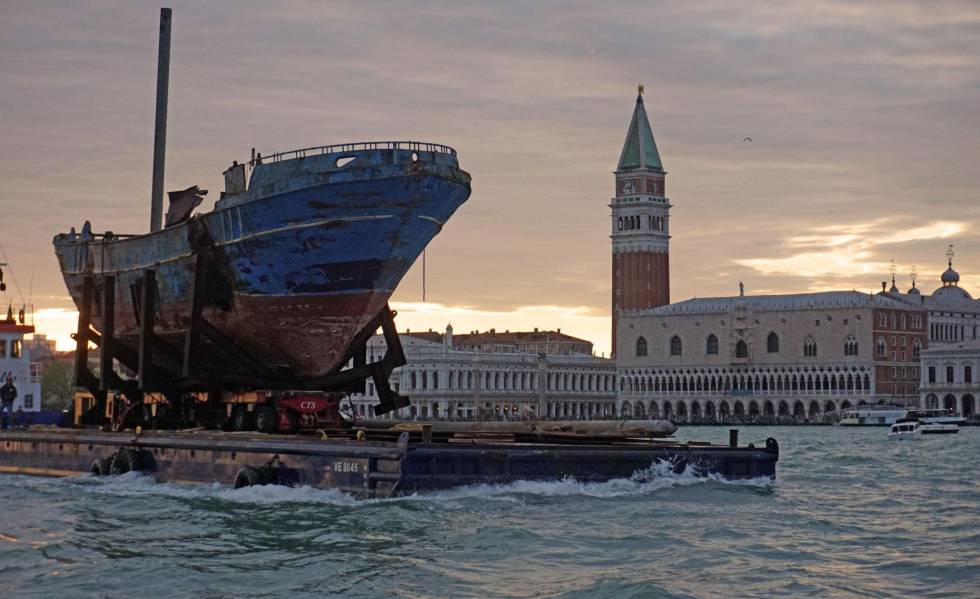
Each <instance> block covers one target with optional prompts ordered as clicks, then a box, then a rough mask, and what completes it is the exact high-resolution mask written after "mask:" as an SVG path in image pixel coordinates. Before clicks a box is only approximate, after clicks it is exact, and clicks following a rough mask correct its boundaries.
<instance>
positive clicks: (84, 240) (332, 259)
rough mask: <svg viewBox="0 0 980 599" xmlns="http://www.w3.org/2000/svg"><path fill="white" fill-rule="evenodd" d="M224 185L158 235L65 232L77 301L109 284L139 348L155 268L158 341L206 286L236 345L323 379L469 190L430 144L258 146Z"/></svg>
mask: <svg viewBox="0 0 980 599" xmlns="http://www.w3.org/2000/svg"><path fill="white" fill-rule="evenodd" d="M247 171H248V174H249V175H250V176H249V177H248V180H247V183H246V172H247ZM225 180H226V191H225V192H224V193H223V194H222V197H221V199H220V200H218V202H217V203H216V204H215V207H214V210H213V211H211V212H208V213H205V214H198V215H195V216H191V217H189V218H181V216H182V215H176V218H175V217H174V215H173V214H171V215H168V216H170V217H171V219H170V220H174V221H175V222H170V223H168V226H166V227H165V228H163V229H162V230H159V231H154V232H150V233H147V234H144V235H115V234H112V233H111V232H106V233H102V234H95V233H92V232H91V230H90V229H87V228H86V229H84V230H83V231H82V232H81V234H75V233H69V234H59V235H57V236H56V237H55V238H54V248H55V253H56V254H57V257H58V262H59V264H60V266H61V272H62V274H63V276H64V279H65V284H66V285H67V287H68V290H69V293H70V294H71V296H72V299H73V300H74V301H75V303H76V305H77V306H79V309H80V310H81V309H82V303H83V292H84V281H85V279H86V277H87V276H89V275H95V276H96V278H97V280H99V281H111V282H110V284H111V285H113V286H114V289H113V290H112V291H113V295H114V299H115V301H114V302H113V304H114V306H113V307H114V310H113V312H114V313H113V314H112V321H113V323H112V324H113V327H114V335H115V339H116V340H117V341H118V342H119V343H121V344H123V345H127V346H129V347H132V348H135V347H137V345H138V338H139V335H140V327H139V324H140V318H139V303H140V302H139V299H140V293H141V291H140V290H141V289H142V285H143V278H144V273H145V272H146V271H148V270H153V271H155V281H156V289H155V290H154V291H155V295H156V298H157V301H156V302H155V307H156V310H155V315H154V317H155V323H154V327H155V332H154V335H155V336H156V337H158V338H160V339H162V340H169V341H171V342H172V343H173V344H174V345H175V346H177V345H179V344H180V343H182V341H183V339H184V337H185V332H186V331H187V329H188V327H189V326H190V325H191V322H190V319H191V318H192V316H193V315H194V311H193V310H192V309H191V308H192V307H191V304H192V302H193V301H194V300H195V297H194V296H195V291H197V295H198V296H199V297H198V298H197V299H198V301H200V302H201V303H202V306H201V311H200V317H201V318H203V319H204V320H206V321H207V322H208V323H209V324H210V325H211V326H213V327H214V328H215V329H217V331H218V332H219V333H220V334H221V335H223V336H224V337H225V338H227V340H228V341H230V343H231V344H232V345H233V346H234V347H235V348H237V349H238V350H240V351H241V352H244V353H245V354H247V355H248V356H250V357H251V358H252V359H253V360H254V361H256V362H257V363H260V364H263V365H267V366H269V367H271V368H273V369H274V370H275V371H277V372H280V373H283V374H284V375H285V376H288V377H294V378H298V379H303V378H307V379H311V378H316V377H322V376H324V375H327V374H329V373H331V372H334V371H335V370H337V369H338V368H339V367H340V366H342V365H343V364H344V363H345V362H346V361H347V360H348V358H349V357H350V351H349V350H350V349H351V345H352V342H353V340H354V338H355V336H357V334H358V333H359V332H361V331H362V330H363V329H364V328H365V327H366V326H367V325H368V324H370V323H371V322H372V321H374V320H376V318H377V317H378V315H379V314H380V313H381V312H382V310H383V309H384V308H385V306H386V304H387V302H388V298H389V297H390V296H391V294H392V292H393V291H394V290H395V287H396V286H397V285H398V283H399V281H400V280H401V279H402V277H403V276H404V275H405V273H406V272H407V271H408V269H409V267H410V266H411V265H412V263H413V262H414V261H415V259H416V258H417V257H418V256H419V254H420V253H421V252H422V250H423V249H424V248H425V246H426V245H427V244H428V243H429V241H431V240H432V238H433V237H434V236H435V235H436V234H437V233H438V232H439V231H440V230H441V229H442V227H443V226H444V225H445V224H446V222H447V221H448V220H449V218H450V217H451V216H452V215H453V213H454V212H455V211H456V210H457V209H458V208H459V207H460V205H462V204H463V202H465V201H466V199H467V198H468V197H469V195H470V176H469V174H467V173H466V172H465V171H463V170H461V169H460V168H459V165H458V162H457V158H456V152H455V150H453V149H452V148H449V147H447V146H443V145H439V144H432V143H423V142H397V141H389V142H369V143H354V144H342V145H333V146H321V147H315V148H305V149H302V150H295V151H292V152H285V153H280V154H275V155H272V156H268V157H265V158H263V157H262V156H261V155H258V156H257V157H255V158H254V159H253V160H250V161H249V162H247V163H244V164H235V165H233V166H232V167H231V168H230V169H229V170H228V171H227V172H226V173H225ZM191 193H193V191H192V192H191ZM173 207H174V206H173V203H172V206H171V209H172V211H173ZM202 271H203V272H202ZM107 275H109V276H110V277H111V278H109V279H107V278H106V276H107ZM195 277H197V279H196V281H195ZM195 283H197V284H198V285H200V286H202V287H203V289H197V290H195ZM97 287H99V286H97ZM93 293H94V295H95V297H94V298H93V299H92V305H93V309H92V314H91V324H92V326H94V327H95V328H96V329H98V330H104V329H105V328H106V326H105V325H106V324H107V323H106V319H105V317H106V315H105V314H101V313H100V310H99V306H100V305H101V304H102V302H101V299H102V298H101V295H102V294H104V293H105V289H104V288H96V289H94V291H93ZM195 360H197V361H204V362H208V361H209V353H208V352H199V353H198V355H196V356H195ZM210 361H211V363H210V364H207V365H205V367H207V368H210V369H212V370H214V369H217V370H219V371H220V370H222V369H224V368H225V367H226V364H227V363H228V360H227V357H226V356H222V355H221V352H213V353H210Z"/></svg>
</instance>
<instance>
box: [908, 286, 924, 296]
mask: <svg viewBox="0 0 980 599" xmlns="http://www.w3.org/2000/svg"><path fill="white" fill-rule="evenodd" d="M907 293H908V294H909V295H922V294H921V293H919V290H918V289H917V288H916V287H914V286H913V287H912V288H911V289H909V290H908V292H907Z"/></svg>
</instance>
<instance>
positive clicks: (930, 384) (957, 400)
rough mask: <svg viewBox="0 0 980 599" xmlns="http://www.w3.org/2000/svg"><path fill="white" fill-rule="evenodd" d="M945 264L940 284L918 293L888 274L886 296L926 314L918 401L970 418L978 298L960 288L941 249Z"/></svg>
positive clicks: (979, 345)
mask: <svg viewBox="0 0 980 599" xmlns="http://www.w3.org/2000/svg"><path fill="white" fill-rule="evenodd" d="M946 257H947V268H946V271H945V272H943V274H942V276H940V284H941V285H940V287H939V288H937V289H936V290H935V291H933V292H932V293H931V294H929V295H924V294H922V293H921V292H920V291H919V290H918V289H916V287H915V281H914V280H913V281H912V288H911V289H909V290H908V292H907V293H901V292H900V291H899V290H898V288H897V286H896V285H895V280H894V278H893V279H892V286H891V289H890V290H889V291H888V295H889V296H890V297H893V298H896V299H899V300H901V301H904V302H906V303H908V304H910V305H913V306H920V307H922V308H924V309H925V310H927V311H928V313H929V349H927V350H926V351H924V352H922V365H921V377H922V378H921V386H920V389H919V401H920V406H921V407H923V408H945V409H951V410H955V411H956V413H958V414H962V415H963V416H965V417H967V418H970V417H975V416H976V415H977V399H976V398H977V397H978V392H980V386H978V384H977V383H975V382H974V381H975V380H976V372H977V367H978V356H980V300H975V299H973V297H972V296H971V295H970V293H969V292H968V291H967V290H966V289H963V288H962V287H960V275H959V273H958V272H956V271H955V270H953V251H952V246H950V249H949V251H948V252H947V253H946Z"/></svg>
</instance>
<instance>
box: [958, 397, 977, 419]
mask: <svg viewBox="0 0 980 599" xmlns="http://www.w3.org/2000/svg"><path fill="white" fill-rule="evenodd" d="M961 401H962V402H963V413H962V414H961V416H963V417H964V418H970V417H971V416H973V415H974V414H976V413H977V402H976V400H975V399H974V398H973V395H971V394H969V393H967V394H965V395H964V396H963V399H962V400H961Z"/></svg>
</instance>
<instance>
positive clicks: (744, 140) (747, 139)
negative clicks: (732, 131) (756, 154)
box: [742, 137, 752, 143]
mask: <svg viewBox="0 0 980 599" xmlns="http://www.w3.org/2000/svg"><path fill="white" fill-rule="evenodd" d="M747 141H748V142H751V141H752V138H751V137H746V138H745V139H743V140H742V143H745V142H747Z"/></svg>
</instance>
